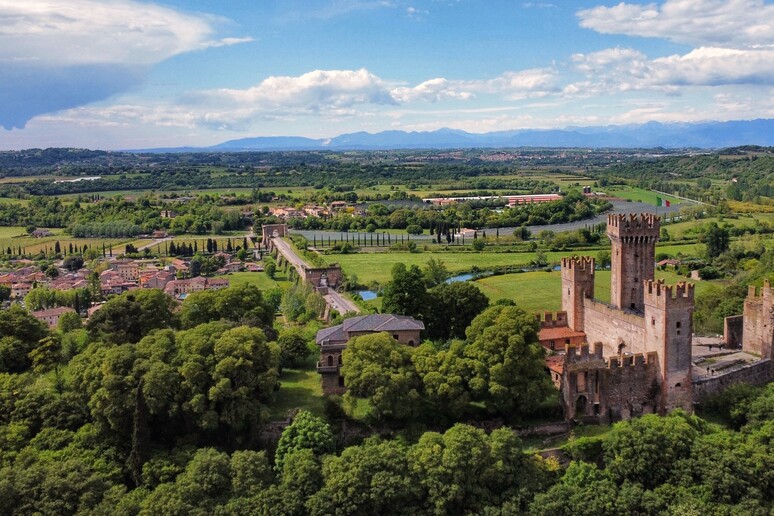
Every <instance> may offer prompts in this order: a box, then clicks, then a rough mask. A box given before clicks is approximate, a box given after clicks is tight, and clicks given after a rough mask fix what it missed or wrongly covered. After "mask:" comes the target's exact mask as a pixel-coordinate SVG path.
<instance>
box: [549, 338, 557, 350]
mask: <svg viewBox="0 0 774 516" xmlns="http://www.w3.org/2000/svg"><path fill="white" fill-rule="evenodd" d="M548 347H550V348H551V351H554V350H555V349H556V343H555V342H554V341H553V340H550V341H548Z"/></svg>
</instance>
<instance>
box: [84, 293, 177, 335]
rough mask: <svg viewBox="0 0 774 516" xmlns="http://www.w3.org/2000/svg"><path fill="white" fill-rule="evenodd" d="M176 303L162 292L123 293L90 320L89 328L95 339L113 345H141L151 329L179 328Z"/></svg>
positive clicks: (106, 304)
mask: <svg viewBox="0 0 774 516" xmlns="http://www.w3.org/2000/svg"><path fill="white" fill-rule="evenodd" d="M174 308H175V301H174V300H173V299H172V298H171V297H169V296H168V295H166V294H165V293H164V292H162V291H161V290H158V289H141V290H135V291H131V292H127V293H125V294H121V295H120V296H118V297H115V298H113V299H111V300H110V301H108V302H107V303H105V304H104V305H103V306H102V308H100V309H99V310H97V311H96V312H95V313H94V315H92V316H91V317H90V318H89V322H88V324H87V328H88V330H89V334H90V335H91V337H92V338H93V339H95V340H102V341H104V342H107V343H111V344H124V343H127V342H138V341H139V340H140V339H142V338H143V337H144V336H145V335H147V334H148V333H150V331H151V330H154V329H157V328H170V327H175V326H176V324H177V319H176V317H175V314H174V312H173V309H174Z"/></svg>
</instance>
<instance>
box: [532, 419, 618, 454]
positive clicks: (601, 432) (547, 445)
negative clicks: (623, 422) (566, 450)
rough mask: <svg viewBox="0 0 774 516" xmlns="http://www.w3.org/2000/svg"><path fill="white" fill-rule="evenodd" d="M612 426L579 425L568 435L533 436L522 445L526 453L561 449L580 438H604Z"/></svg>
mask: <svg viewBox="0 0 774 516" xmlns="http://www.w3.org/2000/svg"><path fill="white" fill-rule="evenodd" d="M612 429H613V427H612V425H579V426H577V427H575V428H573V429H572V430H570V433H569V434H568V435H559V436H554V437H546V436H531V437H524V438H523V439H522V443H523V446H524V451H525V452H526V453H537V452H539V451H542V450H550V449H554V448H561V447H562V446H564V445H566V444H567V443H568V442H569V441H570V440H572V439H577V438H579V437H601V438H604V437H605V436H606V435H607V434H608V433H609V432H610V431H611V430H612Z"/></svg>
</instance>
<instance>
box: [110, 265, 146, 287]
mask: <svg viewBox="0 0 774 516" xmlns="http://www.w3.org/2000/svg"><path fill="white" fill-rule="evenodd" d="M110 270H112V271H115V272H116V273H117V274H118V276H119V277H120V278H121V279H123V280H124V281H131V282H137V281H139V279H140V265H139V264H138V263H137V262H135V261H134V260H111V261H110Z"/></svg>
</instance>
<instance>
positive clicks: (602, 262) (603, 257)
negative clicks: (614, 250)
mask: <svg viewBox="0 0 774 516" xmlns="http://www.w3.org/2000/svg"><path fill="white" fill-rule="evenodd" d="M610 260H611V257H610V251H608V250H607V249H602V250H601V251H599V252H598V253H597V266H598V267H600V268H602V269H605V268H607V267H610Z"/></svg>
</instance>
